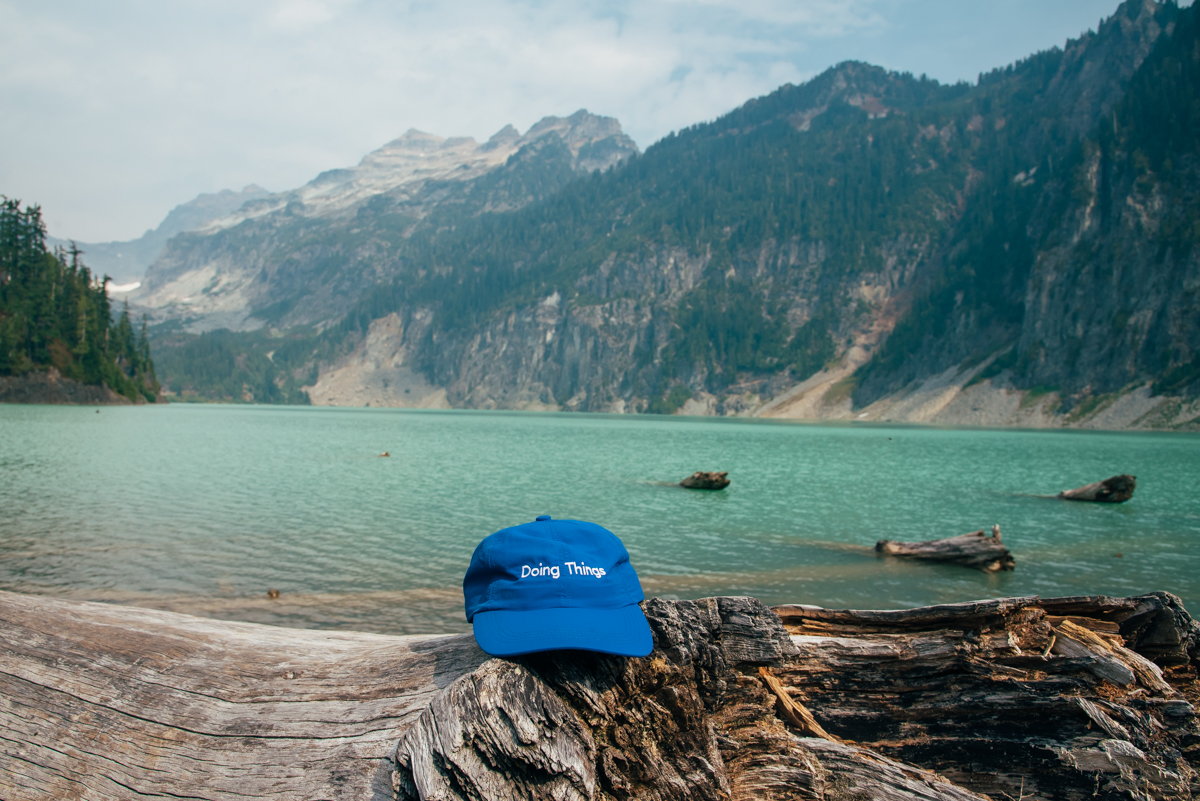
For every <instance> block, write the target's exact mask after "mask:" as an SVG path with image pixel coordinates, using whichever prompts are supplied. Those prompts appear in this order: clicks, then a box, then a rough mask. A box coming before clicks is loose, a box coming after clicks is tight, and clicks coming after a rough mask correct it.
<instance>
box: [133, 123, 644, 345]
mask: <svg viewBox="0 0 1200 801" xmlns="http://www.w3.org/2000/svg"><path fill="white" fill-rule="evenodd" d="M636 153H637V146H636V145H635V144H634V142H633V140H632V139H630V138H629V137H628V136H626V135H625V134H624V133H622V131H621V125H620V123H619V122H617V120H615V119H612V118H610V117H600V116H596V115H594V114H589V113H588V112H587V111H582V110H581V111H578V112H576V113H575V114H572V115H571V116H569V117H546V118H545V119H543V120H541V121H540V122H538V123H537V124H536V125H534V126H533V127H531V128H530V129H529V130H528V131H527V132H526V133H525V134H524V135H522V134H520V133H519V132H518V131H517V130H516V129H515V128H513V127H512V126H511V125H509V126H505V127H504V128H503V129H502V130H500V131H498V132H497V133H496V134H495V135H494V136H492V137H491V138H490V139H489V140H488V141H486V142H483V143H480V142H476V141H475V140H474V139H472V138H470V137H451V138H445V137H441V136H437V135H434V134H429V133H424V132H421V131H416V130H410V131H408V132H407V133H405V134H404V135H402V136H400V137H399V138H397V139H395V140H393V141H391V142H388V143H387V144H386V145H384V146H383V147H381V148H379V149H378V150H376V151H374V152H372V153H369V154H367V155H366V156H365V157H364V158H363V160H362V161H361V162H359V164H358V165H356V166H354V167H349V168H345V169H335V170H329V171H326V172H323V173H321V174H320V175H318V176H317V177H316V178H314V179H313V180H312V181H310V182H309V183H307V184H305V185H304V186H302V187H300V188H298V189H293V190H290V191H287V192H279V193H275V194H268V195H265V196H262V197H257V198H254V199H252V200H250V201H249V202H246V203H244V204H242V205H240V206H239V207H238V208H237V209H236V210H234V211H232V212H231V213H228V214H225V215H223V216H220V217H218V218H216V219H213V220H210V221H208V222H206V223H205V224H204V225H202V226H200V227H199V228H197V229H195V230H192V231H189V232H187V233H185V234H184V235H183V236H179V237H177V238H176V239H174V240H173V241H171V242H170V244H169V246H168V247H167V248H166V250H165V252H164V253H163V254H162V255H161V256H160V257H159V258H158V259H157V260H156V261H155V262H154V263H153V264H152V265H151V266H150V268H149V270H148V271H147V274H146V278H145V280H144V281H143V282H142V285H141V286H140V287H139V288H138V289H136V290H134V291H132V292H131V293H129V298H130V302H131V303H133V304H134V305H135V306H136V307H138V308H139V309H141V310H145V311H147V312H149V313H150V315H151V316H152V318H153V319H154V320H155V321H157V322H163V321H169V320H174V321H179V322H180V323H182V324H183V325H184V326H185V328H186V329H187V330H190V331H195V332H200V331H208V330H213V329H216V328H229V329H231V330H234V331H246V330H254V329H257V328H261V327H262V326H263V325H265V324H272V325H284V326H286V325H293V324H297V323H303V324H310V323H318V322H320V321H322V320H324V319H328V318H330V317H334V316H336V315H337V314H338V313H340V312H344V311H345V309H346V308H348V306H349V305H350V304H352V303H353V302H354V301H356V300H357V299H358V298H359V297H360V296H361V294H362V292H364V291H365V290H367V289H369V288H370V287H372V286H374V285H376V284H378V283H380V282H381V281H383V280H386V279H387V278H388V277H390V276H391V275H392V274H393V273H394V271H395V268H396V266H397V265H396V256H395V250H396V248H397V246H398V245H399V243H400V241H401V240H403V239H404V238H405V237H407V236H409V235H411V234H412V232H413V231H414V230H415V229H416V228H417V227H418V226H419V225H420V224H421V222H422V221H424V220H425V219H426V218H427V217H428V215H429V214H430V213H432V212H433V211H434V210H436V209H439V208H441V209H444V210H446V211H447V212H448V213H450V212H460V213H462V214H466V215H471V214H477V213H480V212H484V211H504V210H511V209H515V208H520V207H521V206H524V205H526V204H527V203H529V202H531V201H533V200H536V199H537V198H539V197H542V196H544V195H546V194H547V193H549V192H552V191H554V190H555V189H557V188H558V187H560V186H562V185H563V184H564V183H566V182H567V181H569V180H571V179H572V178H573V177H575V176H577V175H579V174H583V173H588V172H592V171H595V170H602V169H607V168H609V167H612V166H614V165H616V164H619V163H620V162H622V161H624V160H625V159H627V158H629V156H631V155H634V154H636ZM485 178H487V179H488V180H486V181H485V180H483V179H485Z"/></svg>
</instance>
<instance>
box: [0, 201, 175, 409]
mask: <svg viewBox="0 0 1200 801" xmlns="http://www.w3.org/2000/svg"><path fill="white" fill-rule="evenodd" d="M106 280H107V279H105V281H106ZM105 281H97V280H96V279H94V278H93V277H92V274H91V271H90V270H89V269H88V268H87V267H85V266H84V265H83V263H82V261H81V260H80V253H79V251H78V250H75V249H72V250H71V251H66V252H64V251H61V250H60V251H57V252H53V253H52V252H50V251H48V250H47V249H46V228H45V225H44V224H43V222H42V215H41V209H40V208H38V207H37V206H27V207H25V208H22V207H21V203H20V201H18V200H10V199H8V198H0V376H13V375H17V376H19V375H23V374H28V373H31V372H34V371H39V370H46V369H49V368H51V367H53V368H56V369H57V370H58V371H59V373H61V374H62V375H63V376H65V377H66V378H68V379H72V380H74V381H78V382H80V383H82V384H93V385H99V384H101V383H103V384H106V385H107V386H108V387H109V388H110V389H112V390H113V391H115V392H117V393H118V394H120V395H123V396H125V397H126V398H128V399H129V400H131V401H135V400H146V401H150V402H153V401H154V400H155V399H156V397H157V395H158V392H159V385H158V381H157V379H156V378H155V373H154V362H153V360H152V359H151V357H150V345H149V342H148V340H147V336H146V327H145V323H143V324H142V328H141V331H140V334H139V333H138V332H135V331H134V326H133V323H132V322H131V320H130V319H129V310H128V308H126V309H125V310H124V311H122V313H121V314H120V316H119V317H118V318H117V320H116V322H113V319H112V310H111V308H110V306H109V300H108V294H107V292H106V290H105Z"/></svg>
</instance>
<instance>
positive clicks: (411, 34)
mask: <svg viewBox="0 0 1200 801" xmlns="http://www.w3.org/2000/svg"><path fill="white" fill-rule="evenodd" d="M1116 7H1117V0H553V1H550V0H455V2H433V1H432V0H420V1H416V2H407V1H406V0H171V2H161V0H105V1H104V2H96V0H0V145H2V146H0V194H2V195H6V196H8V197H10V198H19V199H20V200H22V201H25V202H28V203H38V204H40V205H41V206H42V210H43V215H44V218H45V220H46V222H47V226H48V228H49V231H50V233H51V234H52V235H54V236H58V237H63V238H73V239H77V240H79V241H82V242H105V241H116V240H126V239H134V238H136V237H138V236H140V235H141V234H142V233H143V232H144V231H146V230H147V229H149V228H154V227H155V226H157V225H158V223H159V222H161V220H162V218H163V217H164V216H165V215H166V214H167V212H168V211H169V210H170V209H171V208H172V207H174V206H175V205H177V204H179V203H183V202H186V201H188V200H190V199H191V198H193V197H195V196H196V195H197V194H199V193H201V192H215V191H218V190H220V189H224V188H231V189H240V188H241V187H243V186H245V185H247V184H250V183H257V184H259V185H261V186H264V187H266V188H267V189H270V190H272V191H282V190H285V189H291V188H294V187H297V186H300V185H302V184H304V183H306V182H307V181H309V180H310V179H312V178H313V177H315V176H316V175H317V173H319V172H322V171H324V170H327V169H332V168H335V167H344V166H350V165H353V164H356V163H358V161H359V160H360V159H361V158H362V157H363V156H364V155H365V154H366V153H368V152H369V151H371V150H374V149H375V148H377V147H379V146H380V145H382V144H384V143H385V142H387V141H390V140H391V139H394V138H395V137H397V136H399V135H400V134H402V133H403V132H404V131H406V130H408V129H409V128H416V129H418V130H422V131H428V132H431V133H436V134H439V135H442V136H473V137H475V138H476V139H478V140H481V141H482V140H485V139H487V138H488V137H489V136H491V135H492V134H493V133H495V132H496V131H498V130H500V129H501V128H503V127H504V125H506V124H508V123H512V124H513V125H515V126H516V127H517V128H519V129H520V130H521V131H522V132H524V131H525V130H527V129H528V128H529V127H530V126H531V125H533V124H534V123H535V122H537V121H538V120H539V119H541V118H542V117H545V116H549V115H554V116H565V115H568V114H571V113H572V112H574V111H576V110H578V109H580V108H586V109H587V110H588V111H591V112H592V113H594V114H602V115H606V116H611V117H616V118H617V119H618V120H620V122H621V124H622V126H623V128H624V130H625V132H626V133H628V134H629V135H630V136H632V137H633V139H634V140H635V141H636V142H637V143H638V146H639V147H641V148H642V149H645V147H646V146H647V145H650V144H652V143H653V142H655V141H656V140H658V139H660V138H661V137H663V136H665V135H666V134H668V133H670V132H671V131H673V130H677V129H679V128H682V127H685V126H688V125H691V124H694V123H697V122H702V121H706V120H711V119H714V118H716V117H718V116H720V115H721V114H723V113H725V112H727V111H730V110H731V109H734V108H736V107H737V106H739V105H741V104H742V103H744V102H745V101H747V100H749V99H750V98H753V97H757V96H760V95H763V94H766V93H768V92H771V91H772V90H774V89H776V88H778V87H779V86H780V85H782V84H785V83H802V82H803V81H805V80H808V79H809V78H812V77H813V76H815V75H817V74H819V73H821V72H823V71H824V70H825V69H827V68H828V67H830V66H832V65H834V64H837V63H839V62H841V61H845V60H850V59H853V60H860V61H867V62H870V63H872V64H878V65H880V66H883V67H887V68H889V69H894V70H898V71H906V72H911V73H913V74H916V75H920V74H922V73H924V74H927V75H929V76H930V77H932V78H936V79H938V80H940V81H943V82H955V81H960V80H966V81H974V80H975V79H976V78H977V77H978V74H979V73H980V72H982V71H986V70H989V69H992V68H993V67H997V66H1003V65H1006V64H1008V63H1011V62H1012V61H1014V60H1016V59H1019V58H1023V57H1025V56H1027V55H1029V54H1031V53H1033V52H1036V51H1039V50H1045V49H1047V48H1050V47H1054V46H1059V47H1061V46H1062V45H1063V44H1064V42H1065V41H1066V40H1067V39H1069V38H1076V37H1078V36H1079V35H1080V34H1081V33H1083V32H1084V31H1085V30H1088V29H1095V28H1096V26H1097V24H1098V23H1099V21H1100V19H1101V18H1103V17H1107V16H1109V15H1111V14H1112V13H1113V12H1114V11H1115V10H1116Z"/></svg>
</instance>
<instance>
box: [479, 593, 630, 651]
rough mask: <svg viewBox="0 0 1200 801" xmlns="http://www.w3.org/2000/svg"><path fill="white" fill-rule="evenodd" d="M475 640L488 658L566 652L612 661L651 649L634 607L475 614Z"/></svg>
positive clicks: (560, 608)
mask: <svg viewBox="0 0 1200 801" xmlns="http://www.w3.org/2000/svg"><path fill="white" fill-rule="evenodd" d="M474 625H475V641H476V642H478V643H479V647H480V648H482V649H483V650H484V651H487V652H488V653H489V654H491V655H492V656H517V655H519V654H532V653H535V652H537V651H554V650H557V649H560V648H572V649H576V650H581V651H599V652H600V653H602V654H615V655H617V656H646V655H647V654H649V653H650V652H651V651H652V650H654V635H653V634H651V633H650V624H649V623H647V622H646V616H645V615H644V614H642V609H641V607H639V606H638V605H637V604H630V605H629V606H623V607H620V608H619V609H573V608H564V607H556V608H554V609H538V610H533V611H522V612H509V611H503V610H502V611H493V612H479V613H478V614H476V615H475V620H474Z"/></svg>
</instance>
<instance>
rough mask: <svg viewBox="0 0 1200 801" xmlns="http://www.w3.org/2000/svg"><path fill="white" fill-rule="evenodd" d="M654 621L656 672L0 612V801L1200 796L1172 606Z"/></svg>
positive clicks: (322, 637)
mask: <svg viewBox="0 0 1200 801" xmlns="http://www.w3.org/2000/svg"><path fill="white" fill-rule="evenodd" d="M644 609H645V611H646V615H647V619H648V620H649V621H650V625H651V628H652V630H653V631H654V636H655V650H654V652H653V653H652V654H651V655H650V656H649V657H646V658H644V659H624V658H618V657H608V656H602V655H598V654H589V653H580V652H570V651H559V652H552V653H547V654H540V655H534V656H530V657H526V658H522V659H512V660H504V659H488V658H487V657H486V656H485V655H483V654H481V653H480V652H479V651H478V649H476V648H475V647H474V641H473V639H472V638H471V637H470V636H469V635H466V636H456V637H455V636H449V637H447V636H443V637H384V636H380V635H364V634H348V633H334V632H311V631H296V630H287V629H276V628H271V627H267V626H257V625H251V624H237V623H225V622H217V621H208V620H200V619H196V618H189V617H186V616H182V615H174V614H171V613H166V612H152V611H146V610H134V609H121V608H119V607H109V606H103V605H97V604H82V603H70V602H64V601H54V600H48V599H42V598H26V597H22V596H15V595H10V594H7V593H0V655H2V656H0V695H2V696H3V697H4V699H5V703H4V704H0V741H2V742H3V745H2V746H0V748H2V749H3V755H4V770H0V797H3V798H5V799H6V801H17V800H18V799H34V798H36V799H41V798H70V797H74V798H88V799H103V798H140V797H151V796H153V797H163V796H167V797H180V796H185V797H188V798H193V799H197V798H200V799H207V798H235V797H236V798H239V799H253V798H280V799H283V798H289V799H291V798H337V799H343V798H345V799H349V798H356V799H361V798H373V799H374V801H383V799H438V800H439V801H453V800H454V799H475V800H478V799H505V798H513V799H516V798H520V799H556V800H557V801H567V800H568V799H595V800H596V801H600V799H639V800H640V799H650V800H654V799H660V800H661V801H666V799H668V798H669V799H705V800H706V801H709V800H711V801H717V800H718V799H731V801H734V800H736V801H741V800H742V799H760V798H766V799H771V798H776V799H785V798H789V799H790V798H803V799H815V800H816V801H847V800H848V799H863V798H871V799H897V801H898V800H899V799H906V800H907V799H912V800H913V801H916V800H917V799H921V800H922V801H932V800H934V799H946V800H950V799H953V800H954V801H967V800H968V799H972V800H973V801H985V799H987V798H989V797H990V798H992V799H995V801H1001V800H1002V799H1005V798H1009V799H1018V798H1033V797H1036V798H1040V799H1063V801H1067V799H1080V798H1100V799H1116V798H1131V797H1136V798H1154V799H1159V798H1161V799H1168V798H1169V799H1186V798H1192V797H1194V796H1195V795H1196V794H1197V793H1198V792H1200V785H1198V784H1197V774H1196V771H1195V769H1194V764H1193V763H1194V762H1195V760H1196V759H1197V757H1200V729H1198V726H1197V717H1196V712H1195V709H1194V707H1193V705H1192V704H1193V703H1194V702H1196V701H1197V680H1196V668H1197V666H1198V665H1200V654H1198V653H1197V647H1198V646H1200V627H1197V626H1196V624H1195V623H1194V622H1193V621H1192V620H1191V618H1190V617H1189V616H1188V614H1187V612H1186V611H1185V610H1184V609H1183V607H1182V605H1181V604H1180V603H1179V600H1178V599H1177V598H1175V597H1174V596H1171V595H1168V594H1166V593H1156V594H1153V595H1147V596H1141V597H1137V598H1115V599H1114V598H1106V597H1082V598H1061V599H1053V600H1041V599H1038V598H1036V597H1031V598H1009V599H1002V600H997V601H985V602H978V603H971V604H956V605H950V606H941V607H929V608H925V609H915V610H907V611H901V612H856V611H833V610H826V609H820V608H817V607H807V606H784V607H776V609H775V610H774V611H772V610H769V609H767V608H765V607H764V606H763V605H762V604H761V603H759V602H758V601H756V600H754V599H752V598H710V599H706V600H702V601H661V600H658V599H651V600H648V601H646V602H645V603H644ZM776 613H777V614H776Z"/></svg>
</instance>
